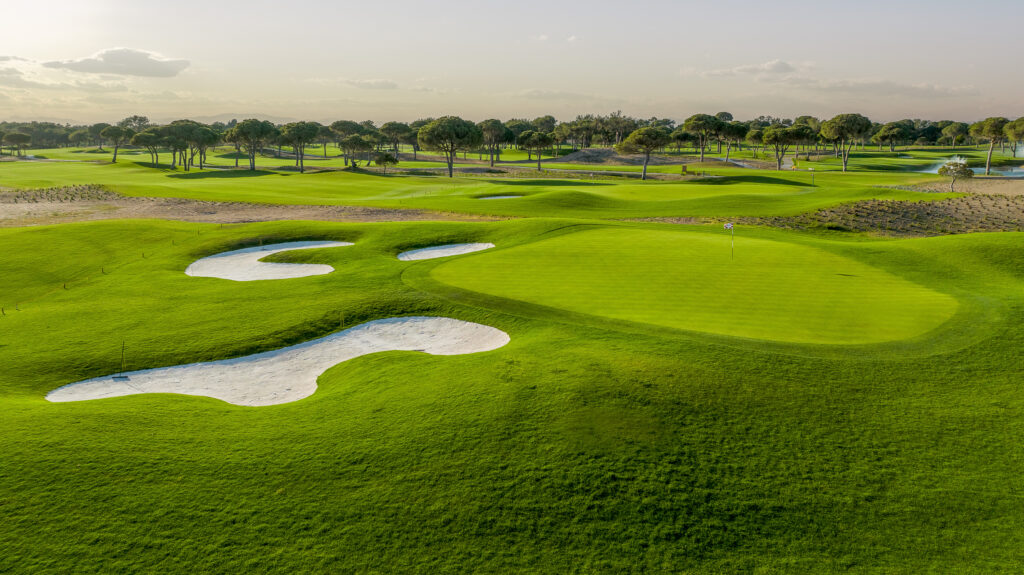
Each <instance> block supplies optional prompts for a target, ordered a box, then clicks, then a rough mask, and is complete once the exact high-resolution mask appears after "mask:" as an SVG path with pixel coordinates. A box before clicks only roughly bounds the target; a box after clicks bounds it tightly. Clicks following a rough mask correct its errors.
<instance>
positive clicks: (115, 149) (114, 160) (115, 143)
mask: <svg viewBox="0 0 1024 575" xmlns="http://www.w3.org/2000/svg"><path fill="white" fill-rule="evenodd" d="M117 148H118V146H117V142H114V159H113V160H111V162H110V163H112V164H116V163H117ZM989 155H990V156H991V155H992V153H991V152H989Z"/></svg>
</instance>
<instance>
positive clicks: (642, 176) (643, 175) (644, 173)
mask: <svg viewBox="0 0 1024 575" xmlns="http://www.w3.org/2000/svg"><path fill="white" fill-rule="evenodd" d="M650 160H651V153H650V152H644V169H643V171H642V172H641V173H640V181H644V180H646V179H647V162H649V161H650Z"/></svg>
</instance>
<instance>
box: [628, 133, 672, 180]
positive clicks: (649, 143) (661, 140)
mask: <svg viewBox="0 0 1024 575" xmlns="http://www.w3.org/2000/svg"><path fill="white" fill-rule="evenodd" d="M671 141H672V133H671V132H669V131H668V130H666V129H664V128H656V127H647V128H640V129H638V130H634V131H633V132H632V133H630V134H629V136H626V139H625V140H623V141H622V142H620V143H619V145H618V146H616V147H615V149H616V150H618V151H619V152H620V153H625V154H637V153H639V154H643V155H644V167H643V171H642V172H641V174H640V179H641V180H646V179H647V164H648V163H649V162H650V161H651V153H652V152H654V151H655V150H657V149H660V148H664V147H665V146H667V145H668V144H669V142H671Z"/></svg>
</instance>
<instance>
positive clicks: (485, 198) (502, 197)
mask: <svg viewBox="0 0 1024 575" xmlns="http://www.w3.org/2000/svg"><path fill="white" fill-rule="evenodd" d="M523 197H525V196H484V197H482V198H477V199H478V200H508V199H511V198H523Z"/></svg>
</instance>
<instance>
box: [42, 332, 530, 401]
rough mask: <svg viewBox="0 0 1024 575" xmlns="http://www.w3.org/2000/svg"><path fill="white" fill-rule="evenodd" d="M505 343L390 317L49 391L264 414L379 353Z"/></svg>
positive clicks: (52, 397)
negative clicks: (239, 353)
mask: <svg viewBox="0 0 1024 575" xmlns="http://www.w3.org/2000/svg"><path fill="white" fill-rule="evenodd" d="M509 341H510V338H509V336H508V334H507V333H505V332H504V331H501V330H499V329H497V328H493V327H490V326H486V325H482V324H478V323H472V322H467V321H462V320H457V319H452V318H447V317H425V316H414V317H393V318H387V319H380V320H375V321H370V322H367V323H363V324H360V325H357V326H355V327H352V328H349V329H346V330H344V331H341V332H338V333H334V334H331V335H328V336H325V337H322V338H319V339H315V340H312V341H308V342H305V343H300V344H298V345H293V346H289V347H285V348H282V349H278V350H273V351H266V352H262V353H257V354H253V355H248V356H245V357H239V358H233V359H222V360H218V361H211V362H205V363H191V364H184V365H176V366H172V367H160V368H155V369H146V370H141V371H132V372H127V373H119V374H115V375H108V376H104V377H97V378H93V379H87V380H84V381H80V382H76V383H71V384H68V385H65V386H63V387H59V388H57V389H54V390H53V391H51V392H50V393H48V394H47V395H46V399H47V401H50V402H54V403H58V402H68V401H85V400H89V399H103V398H108V397H121V396H125V395H136V394H140V393H176V394H183V395H199V396H205V397H212V398H214V399H220V400H222V401H226V402H228V403H232V404H235V405H245V406H264V405H276V404H281V403H289V402H292V401H298V400H300V399H303V398H305V397H309V396H310V395H312V394H313V393H314V392H315V391H316V389H317V385H316V381H317V379H318V378H319V377H320V374H322V373H323V372H324V371H326V370H328V369H330V368H331V367H333V366H335V365H337V364H339V363H343V362H345V361H348V360H350V359H353V358H356V357H359V356H362V355H367V354H370V353H377V352H382V351H421V352H424V353H429V354H431V355H461V354H468V353H479V352H484V351H491V350H494V349H498V348H500V347H502V346H504V345H505V344H507V343H508V342H509Z"/></svg>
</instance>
